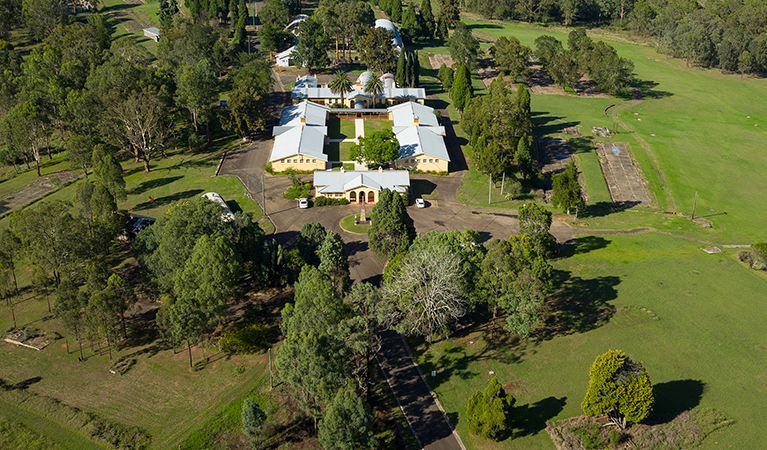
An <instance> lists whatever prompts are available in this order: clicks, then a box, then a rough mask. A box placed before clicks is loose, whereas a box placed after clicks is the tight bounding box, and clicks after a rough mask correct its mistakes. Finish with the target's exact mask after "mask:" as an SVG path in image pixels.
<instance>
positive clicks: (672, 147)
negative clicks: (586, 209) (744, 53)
mask: <svg viewBox="0 0 767 450" xmlns="http://www.w3.org/2000/svg"><path fill="white" fill-rule="evenodd" d="M467 23H468V24H469V25H470V26H471V27H472V28H473V29H474V30H475V31H477V32H479V33H481V34H484V35H487V36H488V37H500V36H514V37H516V38H517V39H519V40H520V41H521V42H522V43H523V44H525V45H530V46H532V45H533V44H534V40H535V38H536V37H538V36H540V35H543V34H549V35H552V36H554V37H556V38H558V39H559V40H561V41H563V42H566V39H567V35H566V34H565V33H563V32H560V31H558V30H555V29H550V28H549V29H547V28H540V27H536V26H531V25H527V24H518V23H513V24H512V23H486V22H477V21H467ZM594 37H595V39H604V40H606V41H608V42H609V43H610V44H611V45H613V46H614V47H615V49H616V50H617V51H618V53H619V54H620V55H621V56H622V57H625V58H628V59H630V60H631V61H632V62H633V63H634V66H635V69H634V73H635V75H636V77H637V83H636V87H638V89H639V90H640V92H641V94H642V100H641V102H634V101H624V100H620V99H580V98H575V97H566V96H553V95H552V96H534V98H533V102H532V105H533V109H534V110H535V111H544V110H545V111H548V112H549V113H550V114H551V115H553V116H556V117H560V118H561V119H562V120H563V121H569V122H574V121H577V122H581V124H582V126H583V129H582V131H584V132H586V133H588V131H589V130H590V126H589V125H591V124H592V123H593V124H596V122H604V123H606V125H602V126H608V127H610V128H612V119H610V118H609V117H604V116H602V118H601V119H600V120H597V119H598V116H599V114H602V111H601V110H599V109H597V108H594V109H593V111H592V112H591V113H588V114H586V115H584V114H583V113H584V112H585V111H583V109H584V108H586V107H589V108H590V107H591V105H593V104H597V103H599V104H601V103H604V102H607V104H609V103H610V102H612V103H617V104H618V107H617V108H616V109H615V111H616V112H617V117H618V118H619V119H620V121H621V129H622V130H625V132H624V133H620V134H618V135H617V136H616V137H615V138H614V139H615V140H616V141H621V142H628V143H629V144H630V145H631V150H632V152H633V154H634V156H635V157H636V158H637V160H638V162H639V164H640V166H641V169H642V172H643V174H644V175H645V176H646V177H647V179H648V181H649V182H650V188H651V190H652V193H653V195H654V197H655V198H656V200H657V204H658V207H659V208H660V209H662V210H672V211H684V212H688V213H689V212H691V210H692V202H693V198H694V196H695V192H698V194H699V197H698V208H702V210H703V211H707V214H708V215H711V216H712V217H711V218H710V220H712V221H713V223H714V229H713V230H710V231H707V232H706V234H707V235H709V236H710V238H711V239H712V240H717V241H723V242H725V243H730V242H732V243H743V242H752V241H755V240H759V239H764V238H765V232H764V227H763V226H762V224H761V220H760V219H759V218H760V217H764V216H765V215H767V189H765V187H766V185H765V181H764V180H765V178H764V176H763V174H764V173H765V171H767V154H766V153H765V152H763V151H762V148H763V143H764V140H765V132H764V127H765V126H767V113H765V111H764V108H762V105H763V104H764V103H765V102H766V101H767V80H764V79H755V78H748V77H746V78H743V79H742V78H741V77H740V76H738V75H734V74H731V75H728V74H722V73H721V72H720V71H718V70H704V69H699V68H690V67H686V66H685V64H684V62H683V61H682V60H677V59H671V58H668V57H667V56H665V55H661V54H658V53H657V52H655V51H654V50H653V49H652V48H650V47H647V46H643V45H638V44H635V43H631V42H629V41H628V40H627V39H625V38H618V37H616V36H611V35H609V34H606V33H602V34H599V35H595V36H594ZM627 100H631V99H627ZM581 104H582V105H588V106H583V107H580V106H577V105H581ZM635 113H638V114H639V115H638V116H637V115H635ZM748 116H750V118H749V117H748ZM589 118H590V119H591V120H588V119H589ZM584 119H587V120H584ZM638 119H641V121H640V120H638ZM756 125H758V126H756ZM587 126H588V128H587ZM591 126H593V125H591ZM653 134H654V135H655V136H653ZM711 210H713V211H711ZM699 211H700V209H699ZM611 221H612V219H607V220H606V223H605V225H607V226H611V223H610V222H611Z"/></svg>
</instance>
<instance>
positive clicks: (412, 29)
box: [397, 0, 423, 41]
mask: <svg viewBox="0 0 767 450" xmlns="http://www.w3.org/2000/svg"><path fill="white" fill-rule="evenodd" d="M397 1H398V0H397ZM400 31H401V32H402V34H404V35H405V37H406V38H407V39H410V41H415V40H416V39H418V38H419V37H421V35H422V34H423V30H422V29H421V20H420V16H419V15H418V14H417V13H416V11H415V5H413V4H412V3H411V4H409V5H408V6H407V8H405V12H404V13H403V14H402V23H401V24H400Z"/></svg>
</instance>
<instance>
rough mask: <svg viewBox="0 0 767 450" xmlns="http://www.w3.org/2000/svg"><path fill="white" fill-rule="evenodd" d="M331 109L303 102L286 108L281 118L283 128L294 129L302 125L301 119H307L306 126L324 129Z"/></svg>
mask: <svg viewBox="0 0 767 450" xmlns="http://www.w3.org/2000/svg"><path fill="white" fill-rule="evenodd" d="M328 111H330V108H328V107H327V106H323V105H320V104H318V103H314V102H310V101H307V100H305V101H303V102H301V103H298V104H295V105H290V106H286V107H285V108H283V109H282V116H281V117H280V125H279V126H281V127H294V126H298V125H301V118H304V119H306V125H308V126H318V127H324V126H325V121H326V120H327V117H328Z"/></svg>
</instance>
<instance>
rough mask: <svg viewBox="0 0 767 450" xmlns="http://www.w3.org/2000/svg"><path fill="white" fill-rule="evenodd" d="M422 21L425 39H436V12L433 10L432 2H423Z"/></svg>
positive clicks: (425, 0)
mask: <svg viewBox="0 0 767 450" xmlns="http://www.w3.org/2000/svg"><path fill="white" fill-rule="evenodd" d="M421 19H422V20H423V25H424V27H423V37H425V38H426V39H431V38H433V37H434V32H435V31H436V23H435V22H434V12H433V11H432V10H431V0H423V1H422V2H421Z"/></svg>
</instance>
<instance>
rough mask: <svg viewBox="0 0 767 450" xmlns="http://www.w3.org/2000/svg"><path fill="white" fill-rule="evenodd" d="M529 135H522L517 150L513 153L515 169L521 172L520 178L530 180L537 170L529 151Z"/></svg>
mask: <svg viewBox="0 0 767 450" xmlns="http://www.w3.org/2000/svg"><path fill="white" fill-rule="evenodd" d="M529 139H530V138H529V137H527V136H526V135H525V136H522V138H521V139H520V140H519V143H518V144H517V151H516V152H515V153H514V161H515V162H516V163H517V169H519V171H520V172H521V173H522V178H524V179H525V180H532V179H533V178H534V177H535V174H536V172H537V170H536V167H535V163H534V162H533V155H532V152H531V151H530V144H529V143H528V141H529Z"/></svg>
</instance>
